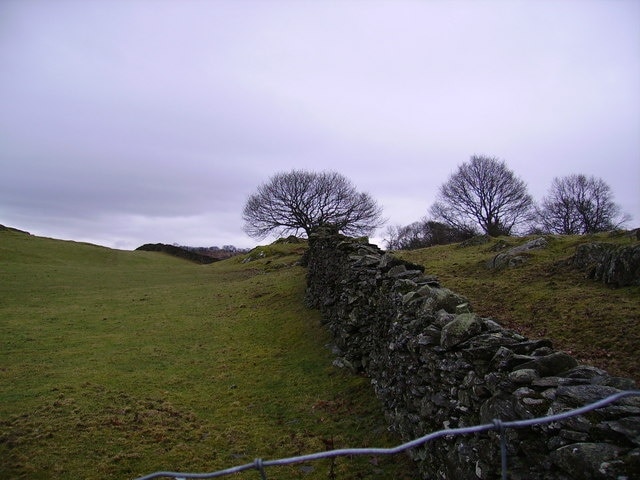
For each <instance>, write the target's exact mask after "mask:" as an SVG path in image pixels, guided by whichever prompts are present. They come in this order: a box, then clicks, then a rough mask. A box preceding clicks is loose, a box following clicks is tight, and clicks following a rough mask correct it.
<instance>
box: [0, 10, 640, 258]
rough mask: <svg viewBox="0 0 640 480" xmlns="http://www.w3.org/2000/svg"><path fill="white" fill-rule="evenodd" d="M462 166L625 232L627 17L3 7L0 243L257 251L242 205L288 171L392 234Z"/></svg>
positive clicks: (636, 187) (636, 39)
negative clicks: (500, 175) (576, 206)
mask: <svg viewBox="0 0 640 480" xmlns="http://www.w3.org/2000/svg"><path fill="white" fill-rule="evenodd" d="M473 154H484V155H490V156H496V157H498V158H500V159H503V160H505V161H506V163H507V165H508V166H509V167H510V168H511V169H512V170H513V171H514V172H515V173H516V174H517V175H518V176H519V177H521V178H522V179H523V180H524V181H525V182H526V183H527V185H528V187H529V191H530V193H531V194H532V195H533V196H534V198H535V199H536V200H540V199H541V198H542V197H543V196H544V195H545V194H546V192H547V190H548V188H549V186H550V184H551V181H552V179H553V177H556V176H564V175H568V174H571V173H584V174H587V175H595V176H597V177H600V178H602V179H604V180H605V181H606V182H607V183H608V184H609V185H610V186H611V188H612V190H613V192H614V195H615V201H616V202H617V203H618V204H619V205H621V207H622V209H623V211H625V212H627V213H629V214H631V215H632V216H633V221H632V222H631V223H630V224H629V227H632V226H637V225H640V2H638V1H635V0H628V1H627V0H600V1H588V0H573V1H563V0H558V1H555V0H554V1H544V0H536V1H515V0H514V1H507V0H503V1H498V0H495V1H489V0H487V1H482V0H479V1H453V0H452V1H444V0H443V1H436V0H432V1H429V0H425V1H401V0H400V1H373V0H372V1H366V0H359V1H348V0H347V1H320V0H318V1H276V0H273V1H269V0H262V1H242V0H239V1H238V0H234V1H223V0H210V1H206V0H200V1H190V0H129V1H125V0H104V1H100V0H77V1H66V0H56V1H50V0H0V223H1V224H4V225H8V226H13V227H16V228H21V229H24V230H28V231H30V232H31V233H34V234H38V235H44V236H50V237H55V238H64V239H72V240H79V241H88V242H92V243H97V244H100V245H106V246H110V247H115V248H124V249H133V248H135V247H137V246H139V245H141V244H143V243H147V242H154V243H155V242H165V243H174V242H177V243H180V244H183V245H184V244H187V245H196V246H210V245H219V246H221V245H223V244H234V245H236V246H241V247H248V246H254V245H256V243H257V242H256V241H254V240H252V239H250V238H249V237H247V236H246V235H245V234H244V233H243V232H242V218H241V215H242V208H243V205H244V202H245V200H246V198H247V196H248V195H249V194H251V193H252V192H253V191H254V190H255V189H256V188H257V186H258V185H259V184H260V183H262V182H264V181H266V180H267V179H268V178H269V177H270V176H271V175H273V174H274V173H276V172H279V171H287V170H290V169H293V168H304V169H309V170H318V171H320V170H337V171H338V172H340V173H342V174H344V175H345V176H346V177H348V178H349V179H350V180H351V181H352V182H353V183H354V184H355V185H356V187H357V188H358V189H359V190H361V191H366V192H369V193H370V194H371V195H372V196H373V197H374V198H375V199H376V200H377V201H378V202H379V203H380V204H381V205H382V207H383V208H384V215H385V217H386V218H388V219H389V223H390V224H402V225H406V224H408V223H411V222H413V221H415V220H418V219H420V218H421V217H423V216H424V215H425V214H426V213H427V211H428V208H429V206H430V205H431V204H432V203H433V201H434V199H435V196H436V193H437V189H438V187H439V186H440V185H441V184H442V183H443V182H445V181H446V180H447V178H448V176H449V175H450V174H451V173H453V172H454V171H455V170H456V168H457V166H458V165H460V164H461V163H463V162H465V161H468V160H469V158H470V156H471V155H473ZM383 236H384V235H383V231H382V230H381V231H380V233H379V235H377V236H376V237H378V238H379V239H380V240H381V238H382V237H383ZM376 237H374V241H375V240H376ZM267 241H270V239H267V240H265V241H262V242H261V243H265V242H267Z"/></svg>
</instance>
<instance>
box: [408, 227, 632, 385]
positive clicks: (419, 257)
mask: <svg viewBox="0 0 640 480" xmlns="http://www.w3.org/2000/svg"><path fill="white" fill-rule="evenodd" d="M533 238H535V237H530V238H513V237H505V238H498V239H492V240H491V241H490V242H489V243H483V244H479V245H470V246H463V244H453V245H445V246H435V247H430V248H425V249H421V250H414V251H404V252H397V253H396V255H397V256H398V257H401V258H404V259H406V260H409V261H412V262H415V263H418V264H421V265H424V266H425V268H426V270H425V272H426V273H428V274H433V275H436V276H438V278H439V279H440V280H441V282H442V283H443V284H444V285H445V286H446V287H448V288H450V289H452V290H454V291H455V292H457V293H460V294H462V295H464V296H465V297H467V298H468V299H469V300H470V302H471V305H472V306H473V309H474V311H475V312H476V313H478V314H480V315H482V316H486V317H491V318H494V319H496V320H497V321H498V322H499V323H500V324H502V325H504V326H506V327H508V328H512V329H514V330H517V331H518V332H520V333H522V334H524V335H526V336H528V337H531V338H541V337H543V338H549V339H550V340H552V341H553V343H554V345H555V346H556V348H560V349H563V350H565V351H567V352H568V353H570V354H572V355H573V356H575V357H576V358H578V359H579V360H580V361H583V362H584V363H588V364H591V365H594V366H597V367H600V368H603V369H605V370H608V371H609V372H610V373H612V374H614V375H619V376H626V377H631V378H634V379H635V380H636V381H640V353H639V351H640V328H639V327H640V287H639V286H627V287H623V288H611V287H609V286H606V285H604V284H603V283H599V282H596V281H594V280H591V279H588V278H586V277H585V274H584V272H583V271H581V270H578V269H576V268H574V267H572V266H571V265H570V264H569V261H568V260H569V259H570V258H571V257H572V256H573V255H574V254H575V251H576V247H577V246H578V245H580V244H583V243H588V242H609V243H616V244H620V245H630V244H632V242H637V240H635V239H632V238H631V237H629V236H627V235H623V234H621V235H610V234H599V235H589V236H549V237H546V239H547V240H548V246H547V247H546V248H542V249H538V250H531V251H528V252H527V253H525V254H524V258H525V262H524V263H523V264H520V265H517V266H515V267H508V268H503V269H497V270H496V269H489V268H487V264H488V263H491V262H492V260H493V259H494V258H495V257H496V255H497V254H498V253H500V252H503V251H505V250H506V249H508V248H510V247H514V246H517V245H520V244H523V243H525V242H526V241H528V240H531V239H533Z"/></svg>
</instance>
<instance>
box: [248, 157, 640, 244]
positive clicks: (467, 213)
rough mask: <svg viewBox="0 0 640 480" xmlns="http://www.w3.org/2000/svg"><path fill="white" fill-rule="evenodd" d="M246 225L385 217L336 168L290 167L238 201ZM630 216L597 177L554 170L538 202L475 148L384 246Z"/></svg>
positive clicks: (296, 227)
mask: <svg viewBox="0 0 640 480" xmlns="http://www.w3.org/2000/svg"><path fill="white" fill-rule="evenodd" d="M243 219H244V222H245V226H244V229H245V232H246V233H247V234H248V235H250V236H252V237H254V238H264V237H265V236H267V235H269V234H273V233H276V234H280V235H295V236H309V235H310V234H312V233H313V232H314V231H315V230H316V229H317V228H319V227H321V226H326V225H330V226H332V227H333V228H334V229H335V230H336V231H339V232H342V233H344V234H346V235H351V236H355V235H370V234H371V233H373V232H374V231H375V230H376V229H377V228H379V227H381V226H382V225H383V224H384V223H385V221H384V220H383V219H382V208H381V207H380V206H379V205H378V204H377V203H376V201H375V200H374V199H373V198H372V197H371V196H370V195H369V194H367V193H361V192H358V191H357V190H356V188H355V187H354V186H353V185H352V184H351V182H350V181H349V180H348V179H346V178H345V177H344V176H342V175H340V174H339V173H337V172H322V173H315V172H307V171H304V170H293V171H291V172H282V173H278V174H276V175H274V176H273V177H271V178H270V179H269V180H268V181H267V182H266V183H264V184H263V185H261V186H260V187H259V188H258V190H257V192H256V193H254V194H252V195H251V196H250V197H249V198H248V200H247V202H246V204H245V207H244V210H243ZM629 219H630V217H629V216H628V215H623V214H622V213H621V210H620V207H619V206H618V205H617V204H616V203H615V202H614V201H613V193H612V191H611V188H610V187H609V186H608V185H607V184H606V183H605V182H604V181H603V180H602V179H599V178H595V177H593V176H589V177H587V176H586V175H583V174H573V175H568V176H566V177H558V178H555V179H554V180H553V182H552V184H551V187H550V189H549V192H548V194H547V195H546V196H545V197H544V198H543V199H542V201H541V202H540V203H539V204H536V203H535V202H534V200H533V198H532V197H531V195H530V194H529V193H528V191H527V185H526V184H525V182H524V181H523V180H522V179H520V178H518V177H517V176H516V175H515V174H514V172H513V171H511V170H510V169H509V168H508V167H507V165H506V163H505V162H504V161H502V160H499V159H497V158H495V157H488V156H481V155H474V156H472V157H471V159H470V160H469V161H468V162H465V163H463V164H461V165H460V166H459V167H458V169H457V171H456V172H454V173H453V174H452V175H451V176H450V177H449V179H448V180H447V181H446V182H445V183H444V184H442V185H441V186H440V188H439V190H438V196H437V200H436V202H435V203H434V204H433V205H432V206H431V207H430V209H429V215H428V216H426V217H425V218H423V219H422V220H420V221H417V222H414V223H411V224H409V225H406V226H400V225H396V226H390V227H388V228H387V231H386V233H387V238H386V239H385V242H386V243H387V248H389V249H415V248H423V247H428V246H431V245H438V244H446V243H453V242H459V241H462V240H465V239H468V238H470V237H473V236H475V235H478V234H485V235H489V236H494V237H495V236H500V235H514V234H521V233H533V232H537V233H555V234H567V235H574V234H588V233H597V232H601V231H608V230H612V229H616V228H620V227H621V226H622V225H623V224H624V223H625V222H627V221H628V220H629Z"/></svg>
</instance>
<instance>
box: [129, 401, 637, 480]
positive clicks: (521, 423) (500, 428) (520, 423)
mask: <svg viewBox="0 0 640 480" xmlns="http://www.w3.org/2000/svg"><path fill="white" fill-rule="evenodd" d="M630 396H640V390H629V391H623V392H619V393H616V394H614V395H610V396H608V397H606V398H603V399H602V400H598V401H597V402H593V403H590V404H588V405H585V406H583V407H580V408H576V409H574V410H568V411H566V412H562V413H558V414H555V415H548V416H546V417H537V418H531V419H527V420H515V421H509V422H503V421H501V420H499V419H495V420H493V422H492V423H487V424H484V425H475V426H471V427H462V428H450V429H446V430H439V431H437V432H433V433H429V434H427V435H424V436H423V437H420V438H416V439H415V440H412V441H410V442H407V443H403V444H401V445H398V446H396V447H391V448H342V449H337V450H329V451H325V452H317V453H311V454H308V455H300V456H296V457H289V458H280V459H277V460H262V459H261V458H256V459H255V460H254V461H253V462H252V463H247V464H245V465H238V466H236V467H231V468H227V469H226V470H218V471H216V472H210V473H180V472H155V473H151V474H149V475H145V476H143V477H139V478H137V479H136V480H151V479H153V478H174V479H176V480H186V479H188V478H217V477H222V476H225V475H231V474H233V473H239V472H242V471H245V470H257V471H258V472H259V473H260V475H261V478H262V480H266V479H267V474H266V472H265V469H266V468H267V467H276V466H282V465H291V464H294V463H302V462H309V461H313V460H320V459H325V458H334V457H341V456H356V455H369V456H378V455H394V454H397V453H401V452H404V451H406V450H410V449H412V448H415V447H418V446H420V445H423V444H425V443H427V442H429V441H431V440H435V439H437V438H440V437H444V436H448V435H468V434H470V433H480V432H487V431H497V432H499V433H500V454H501V455H500V457H501V464H502V465H501V466H502V479H503V480H506V479H507V445H506V435H504V431H505V430H506V429H508V428H526V427H531V426H533V425H542V424H545V423H552V422H558V421H560V420H565V419H567V418H570V417H574V416H577V415H582V414H584V413H587V412H590V411H592V410H596V409H598V408H601V407H604V406H606V405H609V404H611V403H614V402H617V401H618V400H620V399H622V398H624V397H630Z"/></svg>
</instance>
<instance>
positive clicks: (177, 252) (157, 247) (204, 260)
mask: <svg viewBox="0 0 640 480" xmlns="http://www.w3.org/2000/svg"><path fill="white" fill-rule="evenodd" d="M136 250H142V251H145V252H162V253H167V254H169V255H173V256H174V257H179V258H184V259H185V260H189V261H192V262H196V263H201V264H208V263H213V262H217V261H219V260H220V259H219V258H214V257H211V256H209V255H202V254H201V253H197V252H194V251H192V250H187V249H186V248H183V247H177V246H175V245H167V244H165V243H145V244H144V245H141V246H139V247H138V248H136Z"/></svg>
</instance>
